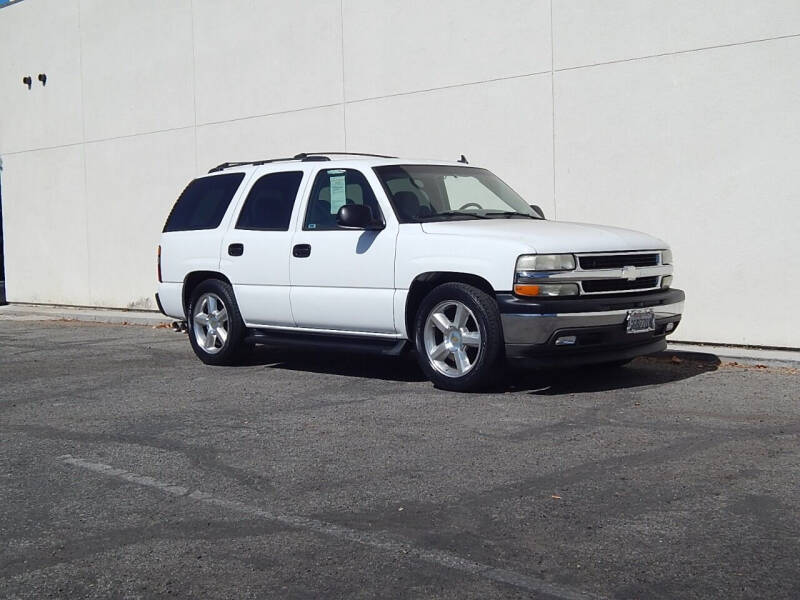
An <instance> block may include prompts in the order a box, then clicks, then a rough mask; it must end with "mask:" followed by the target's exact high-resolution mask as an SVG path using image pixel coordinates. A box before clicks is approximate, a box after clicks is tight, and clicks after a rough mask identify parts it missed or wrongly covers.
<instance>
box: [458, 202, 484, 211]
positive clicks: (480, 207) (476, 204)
mask: <svg viewBox="0 0 800 600" xmlns="http://www.w3.org/2000/svg"><path fill="white" fill-rule="evenodd" d="M470 206H474V207H475V208H477V209H478V210H482V209H483V207H482V206H481V205H480V204H478V203H477V202H467V203H466V204H465V205H464V206H462V207H461V208H459V209H458V210H464V209H465V208H469V207H470Z"/></svg>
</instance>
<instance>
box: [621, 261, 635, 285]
mask: <svg viewBox="0 0 800 600" xmlns="http://www.w3.org/2000/svg"><path fill="white" fill-rule="evenodd" d="M622 276H623V277H624V278H625V279H627V280H628V281H633V280H635V279H636V267H634V266H633V265H628V266H627V267H622Z"/></svg>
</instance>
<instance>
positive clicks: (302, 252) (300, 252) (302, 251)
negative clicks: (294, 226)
mask: <svg viewBox="0 0 800 600" xmlns="http://www.w3.org/2000/svg"><path fill="white" fill-rule="evenodd" d="M292 256H294V257H296V258H308V257H309V256H311V244H296V245H295V247H294V248H292Z"/></svg>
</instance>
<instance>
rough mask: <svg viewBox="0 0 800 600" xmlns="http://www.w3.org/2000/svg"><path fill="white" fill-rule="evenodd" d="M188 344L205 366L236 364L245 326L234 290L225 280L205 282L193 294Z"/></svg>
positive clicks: (190, 307)
mask: <svg viewBox="0 0 800 600" xmlns="http://www.w3.org/2000/svg"><path fill="white" fill-rule="evenodd" d="M188 315H189V321H188V326H189V327H188V328H189V342H190V343H191V345H192V349H193V350H194V353H195V354H196V355H197V357H198V358H199V359H200V360H202V361H203V362H204V363H206V364H208V365H230V364H234V363H236V362H238V360H239V359H240V358H241V355H242V353H243V351H244V349H245V345H244V334H245V326H244V322H243V321H242V317H241V314H240V313H239V307H238V306H237V304H236V299H235V298H234V296H233V290H232V289H231V286H229V285H228V284H227V283H225V282H224V281H220V280H219V279H207V280H205V281H204V282H202V283H201V284H200V285H198V286H197V287H196V288H195V289H194V291H193V292H192V299H191V301H190V303H189V310H188Z"/></svg>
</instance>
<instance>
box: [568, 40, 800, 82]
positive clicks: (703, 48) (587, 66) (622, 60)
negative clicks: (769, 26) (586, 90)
mask: <svg viewBox="0 0 800 600" xmlns="http://www.w3.org/2000/svg"><path fill="white" fill-rule="evenodd" d="M797 37H800V33H791V34H788V35H778V36H775V37H767V38H760V39H757V40H747V41H744V42H731V43H729V44H716V45H714V46H701V47H699V48H689V49H687V50H675V51H673V52H661V53H658V54H647V55H644V56H633V57H631V58H619V59H616V60H607V61H603V62H597V63H590V64H585V65H575V66H572V67H559V68H558V69H555V72H556V73H562V72H564V71H576V70H578V69H591V68H592V67H602V66H605V65H616V64H619V63H627V62H634V61H638V60H648V59H651V58H663V57H666V56H679V55H681V54H693V53H695V52H704V51H706V50H718V49H721V48H733V47H736V46H748V45H750V44H762V43H765V42H774V41H779V40H787V39H792V38H797Z"/></svg>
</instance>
